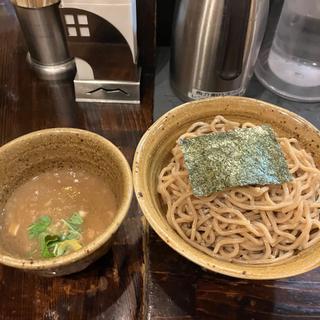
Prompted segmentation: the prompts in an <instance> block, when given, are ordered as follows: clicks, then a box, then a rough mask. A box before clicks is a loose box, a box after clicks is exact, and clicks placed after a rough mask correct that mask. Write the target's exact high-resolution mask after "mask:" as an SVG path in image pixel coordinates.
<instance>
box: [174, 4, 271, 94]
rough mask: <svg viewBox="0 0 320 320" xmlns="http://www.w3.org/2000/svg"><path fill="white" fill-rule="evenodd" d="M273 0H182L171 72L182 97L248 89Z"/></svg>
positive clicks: (176, 26) (175, 23) (176, 14)
mask: <svg viewBox="0 0 320 320" xmlns="http://www.w3.org/2000/svg"><path fill="white" fill-rule="evenodd" d="M268 10H269V0H179V1H178V2H177V7H176V13H175V20H174V26H173V43H172V50H171V62H170V78H171V85H172V87H173V90H174V91H175V93H176V94H177V95H178V96H179V97H180V98H181V99H182V100H196V99H201V98H207V97H212V96H220V95H243V94H244V93H245V90H246V87H247V84H248V81H249V80H250V78H251V76H252V74H253V69H254V64H255V62H256V59H257V56H258V53H259V48H260V45H261V43H262V39H263V36H264V31H265V26H266V22H267V18H268Z"/></svg>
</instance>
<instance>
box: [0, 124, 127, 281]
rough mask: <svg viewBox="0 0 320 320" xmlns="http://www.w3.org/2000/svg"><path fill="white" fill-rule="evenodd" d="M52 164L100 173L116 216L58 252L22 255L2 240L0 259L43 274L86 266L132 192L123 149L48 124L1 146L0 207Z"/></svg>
mask: <svg viewBox="0 0 320 320" xmlns="http://www.w3.org/2000/svg"><path fill="white" fill-rule="evenodd" d="M53 168H73V169H84V170H86V171H88V172H89V173H91V174H93V175H98V176H100V177H102V178H103V179H104V180H105V181H106V182H107V183H108V184H109V185H110V186H112V190H113V191H114V194H115V197H116V201H117V205H118V207H117V213H116V215H115V218H114V220H113V221H112V223H111V224H110V226H109V227H108V228H107V229H106V230H105V232H104V233H103V234H101V235H100V236H99V237H97V238H96V239H95V240H94V241H92V242H91V243H89V244H88V245H87V246H85V247H84V248H82V249H80V250H78V251H76V252H74V253H71V254H69V255H66V256H62V257H57V258H52V259H47V260H27V259H22V258H20V257H17V256H13V255H12V254H9V253H8V252H6V251H5V250H4V249H3V248H2V247H1V243H0V263H2V264H4V265H7V266H10V267H14V268H18V269H23V270H25V271H32V272H35V273H37V274H38V275H41V276H61V275H66V274H70V273H73V272H78V271H80V270H83V269H85V268H86V267H87V266H88V265H89V264H90V263H92V262H93V261H95V260H96V259H98V258H99V257H101V256H102V255H103V254H104V253H106V251H107V250H108V248H109V246H110V244H111V242H112V237H113V235H114V234H115V232H116V231H117V229H118V228H119V226H120V224H121V223H122V221H123V219H124V218H125V216H126V214H127V211H128V209H129V206H130V203H131V198H132V193H133V187H132V176H131V170H130V167H129V164H128V162H127V160H126V159H125V157H124V156H123V154H122V153H121V151H120V150H119V149H118V148H117V147H116V146H114V145H113V144H112V143H111V142H109V141H108V140H106V139H105V138H103V137H101V136H99V135H97V134H95V133H92V132H89V131H85V130H79V129H72V128H55V129H46V130H41V131H36V132H33V133H30V134H27V135H25V136H22V137H20V138H17V139H15V140H13V141H11V142H9V143H7V144H6V145H4V146H2V147H1V148H0V181H1V183H0V206H1V207H3V206H4V204H5V203H6V201H7V199H8V197H9V196H10V194H11V193H12V191H13V190H15V188H16V187H17V186H19V185H20V184H21V183H23V182H24V181H26V180H28V179H29V178H31V177H33V176H35V175H37V174H39V173H41V172H45V171H46V170H49V169H53Z"/></svg>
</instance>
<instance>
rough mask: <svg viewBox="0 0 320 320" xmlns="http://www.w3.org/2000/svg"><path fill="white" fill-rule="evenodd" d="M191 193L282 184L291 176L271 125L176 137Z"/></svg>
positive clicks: (200, 195)
mask: <svg viewBox="0 0 320 320" xmlns="http://www.w3.org/2000/svg"><path fill="white" fill-rule="evenodd" d="M179 145H180V147H181V149H182V152H183V155H184V162H185V165H186V167H187V169H188V172H189V179H190V183H191V186H192V192H193V194H194V195H196V196H199V197H202V196H208V195H209V194H211V193H213V192H218V191H222V190H225V189H228V188H230V187H238V186H247V185H268V184H282V183H284V182H287V181H290V180H291V179H292V176H291V174H290V172H289V169H288V165H287V162H286V160H285V157H284V155H283V153H282V150H281V147H280V145H279V143H278V141H277V139H276V136H275V134H274V132H273V130H272V128H271V127H269V126H267V125H262V126H257V127H254V128H241V129H235V130H232V131H227V132H215V133H210V134H206V135H202V136H198V137H193V138H185V139H180V140H179Z"/></svg>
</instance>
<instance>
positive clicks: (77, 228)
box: [62, 212, 83, 240]
mask: <svg viewBox="0 0 320 320" xmlns="http://www.w3.org/2000/svg"><path fill="white" fill-rule="evenodd" d="M62 222H63V223H64V224H65V225H66V226H67V227H68V232H67V233H66V234H65V235H63V238H64V239H67V240H72V239H79V238H80V236H81V233H80V232H81V224H82V223H83V218H82V217H81V216H80V214H79V213H78V212H76V213H74V214H73V215H72V216H71V217H70V218H69V219H67V220H65V219H62Z"/></svg>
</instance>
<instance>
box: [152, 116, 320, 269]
mask: <svg viewBox="0 0 320 320" xmlns="http://www.w3.org/2000/svg"><path fill="white" fill-rule="evenodd" d="M239 127H242V128H247V127H254V125H253V124H251V123H243V124H240V123H237V122H232V121H229V120H226V119H225V118H223V117H222V116H217V117H215V118H214V120H213V121H212V122H211V123H205V122H197V123H194V124H193V125H192V126H191V127H190V128H189V129H188V131H187V132H186V133H185V134H183V135H182V136H181V137H180V138H187V137H194V136H198V135H203V134H207V133H211V132H217V131H227V130H232V129H235V128H239ZM180 138H179V139H180ZM278 141H279V143H280V145H281V148H282V151H283V153H284V155H285V157H286V160H287V162H288V167H289V170H290V172H291V174H292V175H293V177H294V179H293V180H292V181H290V182H288V183H284V184H282V185H267V186H246V187H237V188H230V189H228V190H226V191H223V192H219V193H213V194H211V195H210V196H207V197H196V196H194V195H193V194H192V191H191V186H190V183H189V179H188V171H187V169H186V168H185V166H184V161H183V154H182V151H181V150H180V148H179V146H178V145H176V146H175V147H174V148H173V150H172V154H173V158H172V159H171V161H170V163H169V164H168V165H167V166H166V167H165V168H163V170H162V171H161V173H160V176H159V183H158V192H159V193H160V194H161V197H162V199H163V201H164V203H165V204H166V206H167V213H166V218H167V220H168V222H169V223H170V225H171V226H172V228H173V229H174V230H175V231H176V232H177V233H178V234H179V235H180V236H181V238H183V239H184V240H185V241H187V242H188V243H190V244H191V245H192V246H193V247H195V248H197V249H198V250H201V251H203V252H205V253H206V254H208V255H210V256H213V257H216V258H219V259H223V260H228V261H235V262H241V263H250V264H259V263H271V262H272V263H273V262H277V261H280V260H283V259H287V258H289V257H291V256H293V255H295V254H296V253H298V252H299V251H301V250H303V249H306V248H308V247H310V246H312V245H313V244H315V243H316V242H318V241H319V239H320V220H319V212H320V211H319V210H320V200H319V199H320V197H319V187H320V171H319V170H318V169H317V168H316V166H315V163H314V160H313V158H312V156H311V155H310V154H308V153H307V152H306V151H305V150H303V149H301V148H300V147H299V144H298V141H297V140H296V139H293V138H291V139H288V138H278Z"/></svg>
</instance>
